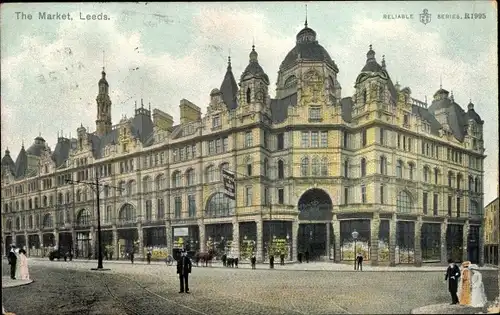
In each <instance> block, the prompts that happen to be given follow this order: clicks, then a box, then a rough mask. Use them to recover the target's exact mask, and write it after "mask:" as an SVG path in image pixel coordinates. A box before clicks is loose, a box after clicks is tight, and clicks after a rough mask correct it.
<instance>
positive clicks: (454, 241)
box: [446, 224, 464, 262]
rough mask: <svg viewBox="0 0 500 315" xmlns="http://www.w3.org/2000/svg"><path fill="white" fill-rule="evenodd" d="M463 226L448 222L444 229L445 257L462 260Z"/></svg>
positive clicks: (456, 260)
mask: <svg viewBox="0 0 500 315" xmlns="http://www.w3.org/2000/svg"><path fill="white" fill-rule="evenodd" d="M463 243H464V227H463V225H461V224H448V227H447V229H446V252H447V257H449V258H451V259H452V260H453V261H455V262H461V261H462V260H463Z"/></svg>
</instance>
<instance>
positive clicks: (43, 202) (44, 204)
mask: <svg viewBox="0 0 500 315" xmlns="http://www.w3.org/2000/svg"><path fill="white" fill-rule="evenodd" d="M42 204H43V207H44V208H45V207H47V206H48V205H49V204H48V202H47V196H43V197H42Z"/></svg>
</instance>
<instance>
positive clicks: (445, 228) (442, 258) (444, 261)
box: [441, 218, 451, 264]
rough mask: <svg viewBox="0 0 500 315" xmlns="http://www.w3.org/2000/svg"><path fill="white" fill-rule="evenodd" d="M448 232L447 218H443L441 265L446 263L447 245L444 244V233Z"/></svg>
mask: <svg viewBox="0 0 500 315" xmlns="http://www.w3.org/2000/svg"><path fill="white" fill-rule="evenodd" d="M447 230H448V218H445V219H444V221H443V222H442V223H441V263H442V264H446V263H448V258H451V257H448V249H447V247H448V245H447V242H446V231H447Z"/></svg>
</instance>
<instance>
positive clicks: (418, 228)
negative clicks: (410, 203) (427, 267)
mask: <svg viewBox="0 0 500 315" xmlns="http://www.w3.org/2000/svg"><path fill="white" fill-rule="evenodd" d="M421 235H422V216H420V215H419V216H418V218H417V221H416V222H415V241H414V244H415V248H414V251H415V252H414V253H413V263H414V264H415V266H417V267H420V266H422V243H421V241H420V239H421Z"/></svg>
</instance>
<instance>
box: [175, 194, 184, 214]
mask: <svg viewBox="0 0 500 315" xmlns="http://www.w3.org/2000/svg"><path fill="white" fill-rule="evenodd" d="M181 211H182V197H181V196H177V197H175V198H174V216H175V218H176V219H178V218H180V217H181Z"/></svg>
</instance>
